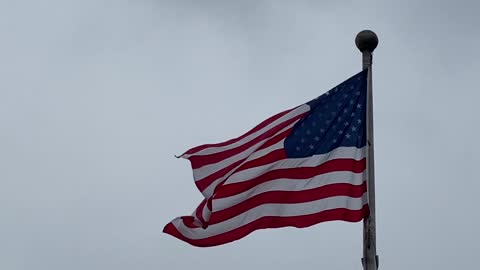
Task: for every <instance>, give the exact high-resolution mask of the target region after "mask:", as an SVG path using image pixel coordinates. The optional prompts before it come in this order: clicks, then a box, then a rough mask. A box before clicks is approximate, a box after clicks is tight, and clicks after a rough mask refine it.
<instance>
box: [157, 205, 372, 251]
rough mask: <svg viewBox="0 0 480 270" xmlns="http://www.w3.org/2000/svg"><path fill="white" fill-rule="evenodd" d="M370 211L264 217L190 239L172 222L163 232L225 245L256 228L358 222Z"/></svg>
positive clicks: (200, 243) (206, 244)
mask: <svg viewBox="0 0 480 270" xmlns="http://www.w3.org/2000/svg"><path fill="white" fill-rule="evenodd" d="M368 213H369V211H368V206H367V205H364V206H363V208H362V209H360V210H349V209H345V208H337V209H332V210H325V211H322V212H319V213H315V214H311V215H303V216H293V217H262V218H260V219H257V220H255V221H253V222H251V223H248V224H246V225H244V226H241V227H238V228H236V229H234V230H232V231H229V232H226V233H222V234H219V235H215V236H212V237H208V238H203V239H189V238H187V237H185V236H183V235H182V234H181V233H180V232H179V231H178V230H177V228H176V227H175V226H174V225H173V224H172V223H168V224H167V225H166V226H165V228H164V229H163V232H164V233H167V234H170V235H172V236H174V237H176V238H178V239H180V240H183V241H185V242H187V243H189V244H191V245H193V246H197V247H210V246H217V245H223V244H227V243H229V242H232V241H235V240H238V239H240V238H242V237H245V236H247V235H248V234H250V233H252V232H253V231H255V230H260V229H268V228H281V227H296V228H305V227H310V226H312V225H316V224H318V223H321V222H327V221H335V220H339V221H340V220H341V221H346V222H358V221H361V220H362V219H363V218H364V217H366V216H368Z"/></svg>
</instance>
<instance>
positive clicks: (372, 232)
mask: <svg viewBox="0 0 480 270" xmlns="http://www.w3.org/2000/svg"><path fill="white" fill-rule="evenodd" d="M362 62H363V69H368V75H367V191H368V207H369V210H370V215H369V217H368V218H365V219H364V222H363V260H362V261H363V267H364V269H365V270H377V269H378V265H377V264H378V256H377V248H376V224H375V158H374V132H373V87H372V52H370V51H363V52H362Z"/></svg>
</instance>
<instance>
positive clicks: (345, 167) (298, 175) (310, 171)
mask: <svg viewBox="0 0 480 270" xmlns="http://www.w3.org/2000/svg"><path fill="white" fill-rule="evenodd" d="M365 168H366V162H365V158H364V159H362V160H355V159H334V160H329V161H327V162H325V163H322V164H320V165H318V166H316V167H296V168H288V169H277V170H271V171H267V172H266V173H264V174H262V175H260V176H258V177H257V178H254V179H251V180H248V181H244V182H238V183H232V184H226V185H224V186H222V187H221V188H218V190H217V192H216V193H215V198H216V199H218V198H226V197H229V196H232V195H235V194H238V193H241V192H244V191H246V190H249V189H251V188H253V187H255V186H257V185H259V184H262V183H265V182H268V181H271V180H275V179H279V178H287V179H310V178H313V177H315V176H317V175H320V174H324V173H329V172H337V171H350V172H353V173H360V172H363V171H364V170H365Z"/></svg>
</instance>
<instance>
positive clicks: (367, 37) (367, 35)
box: [355, 30, 378, 53]
mask: <svg viewBox="0 0 480 270" xmlns="http://www.w3.org/2000/svg"><path fill="white" fill-rule="evenodd" d="M355 44H356V45H357V48H358V49H359V50H360V51H361V52H365V51H366V52H370V53H372V52H373V50H375V48H377V45H378V37H377V34H375V32H373V31H371V30H363V31H361V32H360V33H358V34H357V37H355Z"/></svg>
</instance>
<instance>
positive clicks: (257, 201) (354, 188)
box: [208, 180, 367, 225]
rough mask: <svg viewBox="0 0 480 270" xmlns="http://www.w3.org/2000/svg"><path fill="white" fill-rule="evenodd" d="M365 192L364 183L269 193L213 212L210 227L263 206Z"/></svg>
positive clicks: (357, 196)
mask: <svg viewBox="0 0 480 270" xmlns="http://www.w3.org/2000/svg"><path fill="white" fill-rule="evenodd" d="M293 181H297V180H293ZM365 192H367V186H366V183H365V182H363V184H361V185H352V184H347V183H339V184H330V185H326V186H322V187H318V188H313V189H308V190H300V191H267V192H264V193H261V194H258V195H256V196H253V197H251V198H249V199H246V200H244V201H242V202H241V203H239V204H236V205H234V206H232V207H229V208H226V209H223V210H221V211H216V212H213V213H212V215H211V216H210V220H209V221H208V225H213V224H216V223H220V222H223V221H225V220H228V219H230V218H233V217H235V216H238V215H240V214H242V213H244V212H246V211H248V210H250V209H252V208H255V207H257V206H260V205H262V204H269V203H274V204H292V203H304V202H311V201H316V200H320V199H325V198H328V197H334V196H348V197H352V198H360V197H362V195H363V194H364V193H365Z"/></svg>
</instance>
